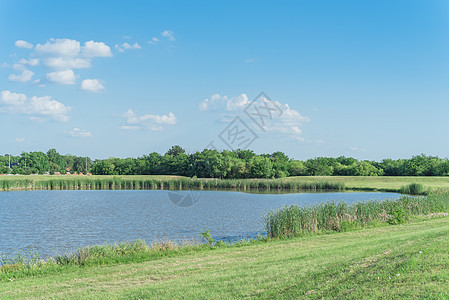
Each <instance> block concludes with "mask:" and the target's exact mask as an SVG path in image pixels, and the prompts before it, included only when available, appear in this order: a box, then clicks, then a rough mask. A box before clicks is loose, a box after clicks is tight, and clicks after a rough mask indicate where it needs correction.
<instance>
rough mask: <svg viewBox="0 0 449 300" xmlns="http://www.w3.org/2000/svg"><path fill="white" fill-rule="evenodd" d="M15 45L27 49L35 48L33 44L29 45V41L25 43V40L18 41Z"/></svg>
mask: <svg viewBox="0 0 449 300" xmlns="http://www.w3.org/2000/svg"><path fill="white" fill-rule="evenodd" d="M14 44H15V45H16V47H19V48H26V49H32V48H33V44H31V43H28V42H27V41H24V40H17V41H16V42H15V43H14Z"/></svg>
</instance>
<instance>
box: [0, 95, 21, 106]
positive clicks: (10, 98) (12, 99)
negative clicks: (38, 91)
mask: <svg viewBox="0 0 449 300" xmlns="http://www.w3.org/2000/svg"><path fill="white" fill-rule="evenodd" d="M26 100H27V96H26V95H25V94H18V93H12V92H10V91H2V92H1V93H0V104H4V105H7V106H20V105H23V104H25V101H26Z"/></svg>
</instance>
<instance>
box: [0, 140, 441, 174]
mask: <svg viewBox="0 0 449 300" xmlns="http://www.w3.org/2000/svg"><path fill="white" fill-rule="evenodd" d="M10 161H11V168H9V166H10V163H9V162H10ZM67 170H69V171H70V172H72V173H75V172H76V173H81V172H83V173H86V172H90V173H92V174H94V175H181V176H188V177H198V178H229V179H240V178H283V177H288V176H448V175H449V160H448V159H446V158H439V157H437V156H427V155H424V154H421V155H417V156H413V157H412V158H410V159H383V160H381V161H380V162H376V161H369V160H357V159H355V158H352V157H345V156H340V157H337V158H333V157H316V158H311V159H308V160H305V161H301V160H295V159H292V158H289V157H288V156H287V155H285V154H284V153H282V152H274V153H272V154H259V155H257V154H256V153H254V151H252V150H240V149H239V150H235V151H227V150H223V151H217V150H210V149H205V150H203V151H201V152H195V153H191V154H188V153H186V151H185V150H184V149H183V148H182V147H180V146H178V145H176V146H173V147H172V148H170V149H169V150H168V151H167V152H166V153H165V154H163V155H162V154H159V153H157V152H153V153H150V154H149V155H143V156H142V157H137V158H108V159H97V160H91V159H90V158H89V157H79V156H75V155H71V154H67V155H61V154H59V153H58V152H57V151H56V150H55V149H50V150H48V151H47V153H44V152H40V151H35V152H22V154H21V155H19V156H9V155H7V154H6V155H4V156H0V174H8V173H11V174H24V175H28V174H47V173H49V174H54V173H55V172H60V173H61V174H65V173H66V171H67Z"/></svg>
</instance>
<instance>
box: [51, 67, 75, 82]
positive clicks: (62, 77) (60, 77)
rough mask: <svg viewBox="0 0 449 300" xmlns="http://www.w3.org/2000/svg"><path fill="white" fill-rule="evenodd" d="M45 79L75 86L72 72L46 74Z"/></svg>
mask: <svg viewBox="0 0 449 300" xmlns="http://www.w3.org/2000/svg"><path fill="white" fill-rule="evenodd" d="M47 79H48V80H50V81H52V82H56V83H60V84H75V80H76V76H75V73H73V71H72V70H70V69H69V70H65V71H57V72H51V73H47Z"/></svg>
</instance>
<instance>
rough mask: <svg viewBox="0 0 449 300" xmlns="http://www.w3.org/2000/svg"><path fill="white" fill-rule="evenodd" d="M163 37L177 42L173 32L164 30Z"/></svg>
mask: <svg viewBox="0 0 449 300" xmlns="http://www.w3.org/2000/svg"><path fill="white" fill-rule="evenodd" d="M161 35H162V36H163V37H165V38H167V39H169V40H170V41H174V40H175V36H174V33H173V31H171V30H164V31H162V33H161Z"/></svg>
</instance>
